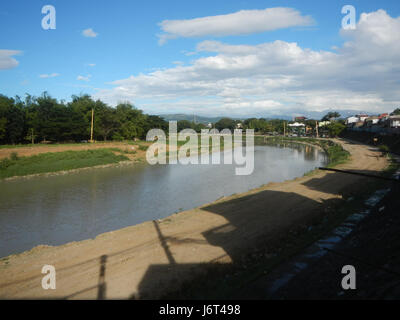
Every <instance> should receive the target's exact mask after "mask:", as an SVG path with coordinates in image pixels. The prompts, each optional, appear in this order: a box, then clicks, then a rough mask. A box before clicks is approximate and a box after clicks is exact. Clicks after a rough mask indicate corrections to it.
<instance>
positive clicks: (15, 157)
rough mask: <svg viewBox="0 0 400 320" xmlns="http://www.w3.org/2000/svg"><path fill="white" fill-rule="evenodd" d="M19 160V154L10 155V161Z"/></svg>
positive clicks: (12, 153)
mask: <svg viewBox="0 0 400 320" xmlns="http://www.w3.org/2000/svg"><path fill="white" fill-rule="evenodd" d="M18 159H19V157H18V153H16V152H11V154H10V160H12V161H16V160H18Z"/></svg>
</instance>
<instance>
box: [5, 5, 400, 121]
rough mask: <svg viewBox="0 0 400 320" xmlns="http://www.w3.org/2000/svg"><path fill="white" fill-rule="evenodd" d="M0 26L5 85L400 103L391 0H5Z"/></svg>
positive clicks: (162, 107)
mask: <svg viewBox="0 0 400 320" xmlns="http://www.w3.org/2000/svg"><path fill="white" fill-rule="evenodd" d="M46 5H51V6H53V7H54V9H55V25H52V28H50V29H45V28H43V26H42V20H45V21H44V22H45V25H46V24H49V23H50V22H52V21H53V20H51V21H50V20H48V19H47V18H48V13H49V12H48V11H47V10H44V13H42V9H43V7H44V6H46ZM345 5H352V6H353V7H354V8H355V12H356V15H355V25H354V27H355V28H354V29H344V28H343V26H342V19H343V18H344V17H345V16H346V13H344V14H343V13H342V8H343V6H345ZM0 30H1V31H0V94H4V95H7V96H16V95H19V96H21V97H24V96H25V94H26V93H29V94H31V95H34V96H39V95H40V94H42V92H44V91H47V92H48V93H49V94H50V95H51V96H52V97H55V98H57V99H60V100H65V101H67V102H68V101H70V100H71V96H72V95H79V94H89V95H91V96H92V97H93V98H94V99H101V100H102V101H104V102H106V103H108V104H110V105H111V106H115V105H117V104H118V103H120V102H130V103H132V104H134V105H135V106H136V107H137V108H139V109H142V110H144V111H145V112H146V113H150V114H167V113H186V114H198V115H203V116H231V117H252V116H257V117H262V116H279V115H286V116H296V115H306V114H309V113H310V112H322V111H324V110H330V109H334V110H338V111H340V110H354V111H364V112H369V113H373V114H378V113H382V112H388V111H389V112H390V111H392V110H394V109H395V108H396V107H400V90H399V88H400V58H399V57H400V1H398V0H390V1H389V0H380V1H370V0H347V1H335V0H331V1H320V0H319V1H316V0H313V1H311V0H301V1H294V0H291V1H290V0H288V1H278V0H268V1H221V0H212V1H208V0H204V1H188V0H185V1H171V0H169V1H152V0H149V1H132V0H131V1H128V0H114V1H111V0H110V1H105V0H96V1H95V0H81V1H75V0H69V1H65V0H46V1H40V0H25V1H21V0H12V1H10V0H2V1H1V3H0Z"/></svg>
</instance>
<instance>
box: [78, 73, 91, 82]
mask: <svg viewBox="0 0 400 320" xmlns="http://www.w3.org/2000/svg"><path fill="white" fill-rule="evenodd" d="M91 77H92V75H91V74H88V75H87V76H86V77H85V76H81V75H79V76H77V77H76V80H79V81H90V78H91Z"/></svg>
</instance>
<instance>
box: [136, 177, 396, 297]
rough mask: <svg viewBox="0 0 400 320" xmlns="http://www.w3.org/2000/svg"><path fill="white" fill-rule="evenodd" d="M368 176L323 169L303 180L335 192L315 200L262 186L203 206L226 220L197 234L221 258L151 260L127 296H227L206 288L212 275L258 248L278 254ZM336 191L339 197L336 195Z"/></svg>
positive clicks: (241, 262) (221, 279)
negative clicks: (321, 173)
mask: <svg viewBox="0 0 400 320" xmlns="http://www.w3.org/2000/svg"><path fill="white" fill-rule="evenodd" d="M355 172H357V170H355ZM359 172H362V173H367V174H371V175H376V176H378V175H379V172H376V171H371V170H369V171H366V170H360V171H359ZM374 179H376V178H372V177H357V176H356V179H355V176H354V175H349V174H345V173H338V172H333V173H330V172H329V173H327V174H326V175H324V176H322V177H318V178H312V179H310V180H307V181H306V182H304V183H303V185H304V186H305V187H307V189H309V190H317V191H321V192H324V193H329V194H334V195H336V197H332V198H330V199H328V200H319V201H316V200H313V199H311V198H308V197H307V196H305V195H302V194H298V193H294V192H284V191H272V190H264V191H261V192H257V193H254V194H250V195H247V196H243V197H240V198H236V199H231V200H228V201H223V202H219V203H215V204H212V205H209V206H206V207H203V208H202V210H203V211H207V212H209V213H213V214H217V215H220V216H223V217H224V218H225V219H226V220H227V221H228V222H227V223H226V224H223V225H220V226H217V227H215V228H211V229H209V230H207V231H205V232H203V233H202V235H203V236H204V238H205V239H206V242H207V244H208V245H211V246H217V247H221V248H222V249H223V250H224V252H225V253H226V256H225V257H220V258H223V259H221V260H222V261H223V262H221V261H220V259H218V258H217V259H216V260H215V261H209V262H207V263H179V261H178V262H176V261H175V260H174V263H173V264H172V263H170V264H153V265H151V266H149V268H148V269H147V271H146V273H145V275H144V276H143V278H142V280H141V282H140V284H139V287H138V292H137V293H135V294H134V295H132V296H131V298H132V299H137V298H139V299H160V298H161V299H188V298H189V299H191V298H194V299H210V297H213V298H215V297H217V298H220V299H221V298H227V296H225V295H218V293H216V292H211V291H208V292H207V288H208V286H207V282H209V281H215V280H217V281H219V282H220V283H221V284H222V283H223V282H224V277H226V275H227V273H230V272H232V271H233V270H236V269H237V268H238V267H239V268H242V267H243V266H246V264H247V265H248V264H250V265H249V268H251V263H252V262H251V261H252V260H251V258H249V257H251V256H253V255H254V254H258V253H260V252H261V253H262V254H264V255H268V254H269V253H274V254H275V253H277V254H279V252H280V251H281V249H282V248H285V246H286V239H287V238H288V237H290V236H291V235H292V234H298V233H302V232H303V233H304V232H306V230H308V229H309V228H310V226H313V225H315V224H316V223H318V224H319V223H320V222H321V219H323V218H325V216H326V214H327V213H326V210H325V209H326V208H327V207H330V208H335V207H338V206H340V205H341V203H343V202H345V199H344V196H347V193H350V195H351V192H349V191H354V190H357V189H358V190H359V188H357V186H359V187H363V186H365V184H366V183H367V182H368V181H373V180H374ZM330 182H332V183H330ZM389 183H390V182H389ZM338 195H340V196H343V197H337V196H338ZM332 214H335V213H332ZM156 225H157V224H155V226H156ZM158 231H159V233H158V234H159V237H160V242H161V243H162V246H163V247H164V248H167V247H168V250H165V252H166V255H167V256H169V254H170V252H171V251H170V248H169V246H171V245H173V243H172V242H171V241H170V240H169V239H168V237H163V235H162V232H161V231H160V229H159V228H158ZM272 256H274V255H273V254H272ZM267 260H268V259H267ZM267 260H265V261H267ZM310 281H312V279H310ZM203 284H204V286H203ZM210 287H211V288H212V287H213V286H212V285H211V286H210ZM199 288H200V290H199V291H198V289H199ZM202 288H204V290H203V289H202ZM214 288H215V286H214ZM200 291H201V292H200ZM223 294H225V293H223ZM230 297H234V298H239V299H247V298H251V297H248V296H241V295H240V292H230ZM257 298H260V297H257Z"/></svg>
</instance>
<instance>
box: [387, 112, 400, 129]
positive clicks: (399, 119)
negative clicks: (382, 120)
mask: <svg viewBox="0 0 400 320" xmlns="http://www.w3.org/2000/svg"><path fill="white" fill-rule="evenodd" d="M388 120H389V127H390V128H400V115H397V116H389V119H388Z"/></svg>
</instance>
